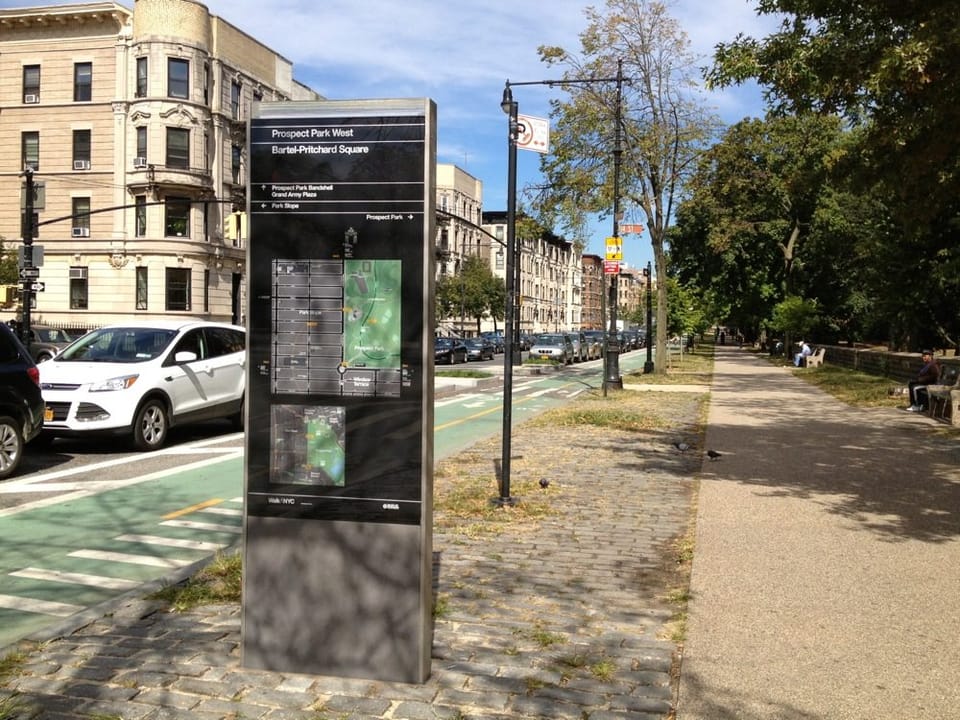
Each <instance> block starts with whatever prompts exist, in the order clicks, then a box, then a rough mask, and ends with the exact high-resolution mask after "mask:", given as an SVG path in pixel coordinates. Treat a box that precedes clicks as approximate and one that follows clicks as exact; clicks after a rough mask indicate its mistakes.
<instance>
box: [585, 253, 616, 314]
mask: <svg viewBox="0 0 960 720" xmlns="http://www.w3.org/2000/svg"><path fill="white" fill-rule="evenodd" d="M580 267H581V273H582V277H583V292H582V297H583V307H582V311H581V316H580V327H581V328H582V329H584V330H603V329H605V328H606V327H607V326H608V325H609V322H608V321H607V320H606V318H605V314H604V310H605V309H606V297H605V296H604V293H605V292H606V291H607V289H606V288H607V282H606V276H605V275H604V274H603V258H602V257H600V256H599V255H583V256H582V257H581V259H580Z"/></svg>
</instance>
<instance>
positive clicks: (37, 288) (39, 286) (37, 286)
mask: <svg viewBox="0 0 960 720" xmlns="http://www.w3.org/2000/svg"><path fill="white" fill-rule="evenodd" d="M46 287H47V286H46V284H45V283H42V282H35V283H31V284H30V289H31V290H33V291H34V292H43V291H44V289H45V288H46Z"/></svg>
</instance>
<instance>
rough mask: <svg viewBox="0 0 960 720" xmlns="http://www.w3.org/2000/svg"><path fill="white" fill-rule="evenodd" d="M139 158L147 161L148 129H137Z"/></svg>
mask: <svg viewBox="0 0 960 720" xmlns="http://www.w3.org/2000/svg"><path fill="white" fill-rule="evenodd" d="M137 157H138V158H143V159H144V160H146V159H147V129H146V128H145V127H138V128H137Z"/></svg>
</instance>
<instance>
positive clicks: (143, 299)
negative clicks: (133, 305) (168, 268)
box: [136, 265, 147, 310]
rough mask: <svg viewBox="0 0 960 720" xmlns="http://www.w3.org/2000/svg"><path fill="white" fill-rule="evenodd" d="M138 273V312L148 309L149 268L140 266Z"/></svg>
mask: <svg viewBox="0 0 960 720" xmlns="http://www.w3.org/2000/svg"><path fill="white" fill-rule="evenodd" d="M136 273H137V310H146V309H147V268H146V267H143V266H142V265H141V266H138V267H137V268H136Z"/></svg>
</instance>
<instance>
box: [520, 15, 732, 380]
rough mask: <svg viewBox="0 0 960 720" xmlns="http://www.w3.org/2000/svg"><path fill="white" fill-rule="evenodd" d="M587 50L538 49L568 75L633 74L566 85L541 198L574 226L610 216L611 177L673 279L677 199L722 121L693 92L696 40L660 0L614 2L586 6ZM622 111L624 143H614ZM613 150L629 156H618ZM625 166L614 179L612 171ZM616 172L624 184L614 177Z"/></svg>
mask: <svg viewBox="0 0 960 720" xmlns="http://www.w3.org/2000/svg"><path fill="white" fill-rule="evenodd" d="M585 16H586V18H587V21H588V24H587V29H586V30H584V31H583V32H582V33H581V34H580V44H581V48H580V54H579V55H574V54H573V53H571V52H568V51H567V50H565V49H563V48H560V47H546V46H544V47H541V48H540V49H539V52H540V57H541V59H542V60H543V61H544V62H545V63H546V64H547V65H550V66H559V67H562V68H564V74H563V79H565V80H577V79H589V78H607V79H609V78H613V77H615V76H616V75H617V70H618V63H619V62H622V67H623V74H624V76H625V77H626V78H627V79H628V80H629V82H626V83H624V84H623V85H622V96H621V97H618V92H617V87H616V84H615V83H613V82H590V83H585V84H573V83H571V84H566V85H564V84H563V83H562V82H561V83H560V85H561V86H562V87H564V88H565V89H566V90H567V91H568V92H569V99H567V100H564V101H555V102H554V103H553V108H552V111H551V116H552V118H553V120H554V123H553V128H552V130H551V144H552V152H551V154H550V155H547V156H545V157H543V158H542V159H541V170H542V172H543V174H544V176H545V178H546V182H545V184H544V185H543V186H542V187H540V188H538V189H537V190H538V194H537V197H536V200H535V203H536V206H537V208H538V210H539V211H540V213H541V215H542V216H543V217H545V218H548V220H549V223H548V224H560V225H561V226H562V227H564V228H565V229H571V230H573V231H576V229H578V228H582V227H584V225H585V222H584V220H585V217H586V215H587V214H589V213H595V212H599V213H601V214H606V215H609V214H610V212H611V210H612V207H613V204H614V202H613V201H614V185H618V188H617V189H618V190H619V192H620V194H621V195H622V197H623V199H624V200H625V204H628V205H629V204H632V205H633V206H635V207H638V208H640V209H641V210H642V211H643V213H644V215H645V216H646V220H647V227H648V229H649V232H650V242H651V246H652V249H653V256H654V263H655V265H656V275H657V278H658V279H665V278H666V277H667V264H666V255H665V243H666V238H667V231H668V229H669V226H670V222H671V218H672V215H673V210H674V202H675V199H676V198H677V194H678V192H679V189H680V187H681V186H682V183H683V180H684V178H685V176H686V175H687V174H688V173H689V172H690V171H692V169H693V161H694V159H695V158H696V157H697V154H698V153H699V152H700V151H701V149H702V147H703V145H704V143H705V141H706V140H707V138H708V137H710V135H711V133H712V132H713V130H714V128H715V127H716V126H717V122H716V120H715V119H714V118H712V117H710V116H709V115H708V114H707V113H705V111H704V110H703V107H704V105H703V104H702V103H701V102H698V99H697V98H696V96H695V93H694V90H695V86H696V83H695V80H694V74H695V63H694V58H693V56H692V54H691V53H690V50H689V47H690V43H689V40H688V38H687V36H686V34H685V33H684V32H683V31H682V30H681V29H680V26H679V25H678V23H677V22H676V20H674V19H673V18H672V17H670V15H669V14H668V13H667V9H666V5H665V4H664V3H662V2H659V1H658V0H607V2H606V8H605V10H604V11H602V12H601V11H598V10H596V9H594V8H592V7H591V8H588V9H587V10H586V11H585ZM618 108H619V110H620V113H619V115H620V127H619V131H621V137H622V140H623V143H622V146H621V147H619V148H618V147H615V138H616V135H617V130H618V128H617V124H616V118H617V115H618ZM615 151H616V152H618V153H621V155H620V158H621V159H622V162H617V161H616V160H617V156H616V155H615V154H614V153H615ZM616 167H619V169H620V173H619V174H618V175H617V177H616V178H615V169H616ZM615 179H616V180H618V181H619V182H616V183H615ZM666 332H667V286H666V283H665V282H658V283H657V342H656V349H657V358H656V363H655V367H656V368H657V370H658V371H659V372H665V370H666V364H667V363H666V354H667V349H666Z"/></svg>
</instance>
